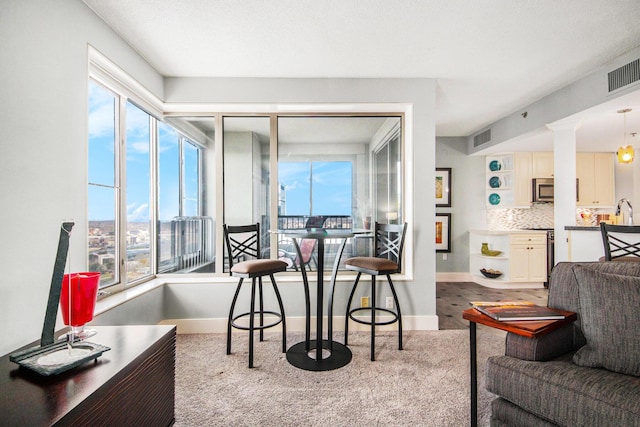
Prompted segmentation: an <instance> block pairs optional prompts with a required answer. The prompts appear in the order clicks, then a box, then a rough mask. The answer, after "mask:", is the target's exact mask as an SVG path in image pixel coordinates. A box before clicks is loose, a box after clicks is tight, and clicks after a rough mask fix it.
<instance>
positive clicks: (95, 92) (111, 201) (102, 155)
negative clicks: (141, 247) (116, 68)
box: [87, 81, 119, 287]
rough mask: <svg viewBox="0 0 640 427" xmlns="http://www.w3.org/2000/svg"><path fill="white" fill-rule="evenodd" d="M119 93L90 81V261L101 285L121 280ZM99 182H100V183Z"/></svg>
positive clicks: (88, 253) (90, 268) (88, 201)
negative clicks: (117, 164) (117, 139)
mask: <svg viewBox="0 0 640 427" xmlns="http://www.w3.org/2000/svg"><path fill="white" fill-rule="evenodd" d="M116 100H117V98H116V96H115V95H114V94H113V93H112V92H110V91H108V90H107V89H105V88H103V87H102V86H100V85H98V84H96V83H95V82H93V81H89V99H88V108H89V116H88V119H89V120H88V133H89V140H88V180H89V187H88V194H87V211H88V233H89V236H88V239H87V241H88V248H87V249H88V250H87V255H88V265H89V271H98V272H100V273H101V276H100V287H104V286H109V285H113V284H114V283H117V282H118V281H119V275H118V270H117V269H116V266H117V265H118V263H117V262H116V260H117V259H118V251H117V247H118V246H117V243H118V239H117V236H118V233H117V226H116V198H117V193H116V192H117V189H116V181H115V176H116V166H115V159H116V157H117V156H116V153H117V144H116V123H117V121H116V105H117V103H116ZM96 184H98V185H96Z"/></svg>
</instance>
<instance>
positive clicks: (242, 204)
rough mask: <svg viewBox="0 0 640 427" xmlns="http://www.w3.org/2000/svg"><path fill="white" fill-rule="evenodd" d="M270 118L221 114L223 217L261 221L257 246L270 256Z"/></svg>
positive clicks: (232, 221) (232, 222) (231, 221)
mask: <svg viewBox="0 0 640 427" xmlns="http://www.w3.org/2000/svg"><path fill="white" fill-rule="evenodd" d="M269 129H270V128H269V118H268V117H225V118H224V160H223V161H224V185H225V189H224V221H225V223H227V224H230V225H245V224H255V223H257V222H259V223H260V227H261V232H262V233H261V234H262V236H261V237H260V246H261V248H262V249H263V250H264V251H265V252H264V253H263V254H262V256H263V257H269V256H270V254H269V252H268V250H269V244H270V237H271V236H270V234H269V228H270V225H269V221H270V218H269V206H270V200H269V183H270V174H269Z"/></svg>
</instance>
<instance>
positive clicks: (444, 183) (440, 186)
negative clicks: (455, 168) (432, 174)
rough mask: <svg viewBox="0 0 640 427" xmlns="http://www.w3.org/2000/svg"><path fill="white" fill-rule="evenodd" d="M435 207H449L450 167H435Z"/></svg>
mask: <svg viewBox="0 0 640 427" xmlns="http://www.w3.org/2000/svg"><path fill="white" fill-rule="evenodd" d="M435 184H436V207H443V208H450V207H451V168H436V182H435Z"/></svg>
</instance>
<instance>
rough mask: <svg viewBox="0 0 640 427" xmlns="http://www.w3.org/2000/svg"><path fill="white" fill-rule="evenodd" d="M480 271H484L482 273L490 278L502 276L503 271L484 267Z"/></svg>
mask: <svg viewBox="0 0 640 427" xmlns="http://www.w3.org/2000/svg"><path fill="white" fill-rule="evenodd" d="M480 273H482V275H483V276H484V277H486V278H489V279H497V278H498V277H500V276H502V271H500V270H494V269H491V268H490V269H488V270H487V269H486V268H483V269H481V270H480Z"/></svg>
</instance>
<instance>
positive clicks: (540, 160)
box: [531, 151, 553, 178]
mask: <svg viewBox="0 0 640 427" xmlns="http://www.w3.org/2000/svg"><path fill="white" fill-rule="evenodd" d="M531 168H532V175H533V176H532V178H553V152H552V151H544V152H534V153H531Z"/></svg>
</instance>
